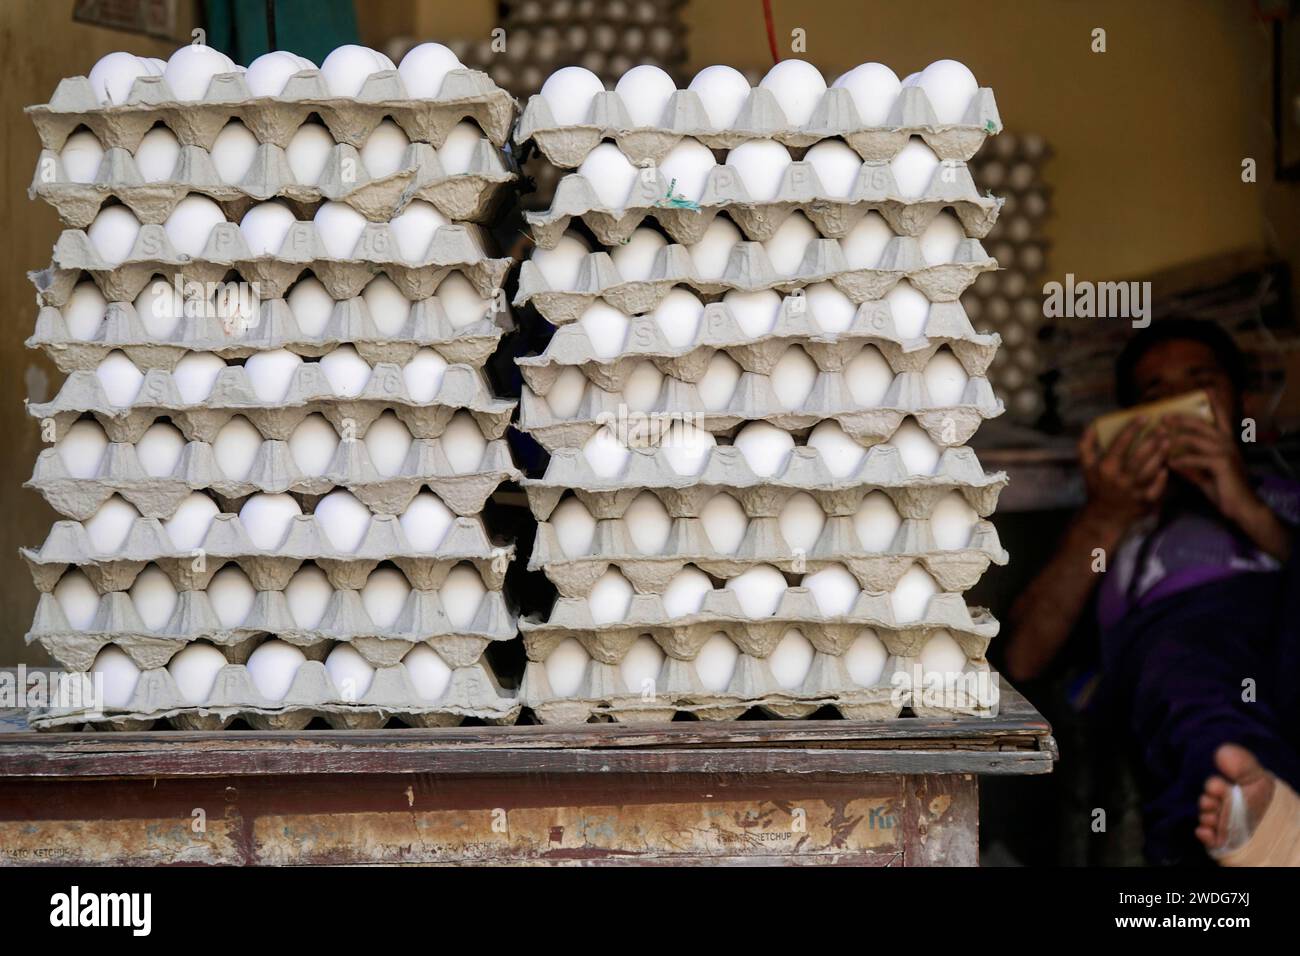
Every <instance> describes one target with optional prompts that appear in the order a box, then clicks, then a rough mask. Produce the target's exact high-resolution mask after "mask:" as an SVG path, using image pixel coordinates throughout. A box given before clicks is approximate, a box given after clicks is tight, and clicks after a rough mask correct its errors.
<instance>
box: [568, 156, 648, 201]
mask: <svg viewBox="0 0 1300 956" xmlns="http://www.w3.org/2000/svg"><path fill="white" fill-rule="evenodd" d="M578 175H579V176H585V177H586V179H587V181H588V182H589V183H591V187H592V189H594V190H595V192H596V199H597V200H599V202H600V204H601V205H602V206H604V207H605V208H607V209H622V208H623V207H624V205H626V203H627V200H628V197H629V196H630V195H631V193H632V187H633V185H635V183H636V177H637V175H638V173H637V168H636V167H635V166H633V165H632V164H631V162H629V161H628V158H627V157H626V156H624V155H623V153H622V151H621V150H620V149H619V148H618V147H617V146H615V145H614V144H613V143H601V144H600V145H599V146H597V147H596V148H595V149H593V150H592V151H591V152H590V153H588V154H587V158H586V159H584V160H583V161H582V165H581V166H579V167H578Z"/></svg>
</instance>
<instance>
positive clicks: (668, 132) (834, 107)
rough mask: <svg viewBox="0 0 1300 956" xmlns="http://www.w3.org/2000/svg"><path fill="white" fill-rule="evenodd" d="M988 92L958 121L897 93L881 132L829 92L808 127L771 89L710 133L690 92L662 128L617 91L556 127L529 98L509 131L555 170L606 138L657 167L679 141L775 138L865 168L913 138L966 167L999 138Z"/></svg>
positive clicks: (542, 105)
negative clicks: (831, 145)
mask: <svg viewBox="0 0 1300 956" xmlns="http://www.w3.org/2000/svg"><path fill="white" fill-rule="evenodd" d="M1001 130H1002V119H1001V117H1000V116H999V115H998V108H997V103H996V102H995V101H994V98H993V91H992V90H990V89H981V90H979V91H978V92H977V93H976V95H975V96H974V97H973V98H972V100H971V103H970V105H969V106H968V107H967V108H966V113H965V115H964V116H963V117H962V121H961V122H960V123H957V124H952V125H947V124H940V123H938V122H937V120H936V119H935V116H934V109H933V108H932V107H931V105H930V100H929V97H927V96H926V95H925V91H924V90H922V89H920V88H919V87H907V88H905V89H903V90H902V91H900V93H899V96H898V99H897V100H896V101H895V102H894V106H893V108H892V109H891V110H890V114H889V117H888V119H887V120H886V122H885V125H884V126H883V127H870V126H867V125H866V124H864V123H863V122H862V120H861V119H860V118H859V116H858V111H857V107H856V106H855V105H854V103H853V96H852V94H851V93H849V91H848V90H845V89H836V88H831V89H828V90H827V91H826V93H825V94H824V95H823V96H822V98H821V100H820V101H819V102H818V104H817V107H816V109H815V110H814V111H813V114H812V116H811V117H810V118H809V120H808V122H807V123H806V124H805V125H804V126H802V127H798V126H794V125H793V124H791V123H790V122H789V120H787V119H786V117H785V113H784V112H783V111H782V110H781V107H780V105H779V104H778V103H777V100H776V97H775V96H773V95H772V92H771V90H768V89H765V88H763V87H756V88H755V89H753V90H752V91H751V92H750V94H749V98H748V99H747V100H746V101H745V105H744V106H743V107H742V108H741V111H740V114H739V115H738V116H737V117H736V121H735V122H734V123H733V124H732V126H731V128H730V129H726V130H717V129H714V128H713V124H712V123H711V122H710V120H709V116H708V113H707V112H706V111H705V109H704V105H703V103H701V102H700V98H699V95H698V94H697V93H696V92H695V91H694V90H678V91H677V92H676V93H674V94H673V96H672V98H671V99H670V100H669V101H668V106H667V108H666V109H665V110H664V115H663V118H662V120H661V124H660V125H658V126H653V127H636V126H633V124H632V120H631V118H630V117H629V115H628V112H627V107H626V106H624V105H623V99H622V97H621V96H619V94H618V93H608V92H607V93H597V94H596V96H595V97H593V99H592V104H591V108H590V109H589V110H588V112H587V117H586V120H585V122H583V123H581V124H579V125H576V126H559V125H557V124H556V122H555V117H554V115H553V114H552V112H551V107H550V104H548V103H547V102H546V100H545V99H543V98H542V97H541V96H540V95H534V96H531V97H529V98H528V103H527V105H525V107H524V111H523V115H522V116H520V118H519V123H518V125H517V126H516V128H515V141H516V142H517V143H525V142H527V141H528V140H532V141H534V142H536V143H537V147H538V149H540V150H541V151H542V154H543V155H544V156H545V157H546V158H547V159H548V160H550V161H551V162H552V163H554V164H555V165H556V166H561V167H564V168H576V167H578V166H579V165H581V163H582V161H583V160H584V159H585V158H586V157H587V154H588V153H589V152H591V151H592V150H593V149H595V148H596V146H597V145H599V144H600V142H601V141H602V140H606V139H612V140H613V141H614V142H615V143H616V144H617V146H618V148H619V149H620V150H621V151H622V152H623V154H624V155H625V156H627V157H628V159H629V160H631V161H632V163H633V164H634V165H641V164H643V163H646V162H659V161H660V160H662V159H663V157H664V156H665V155H666V154H667V153H668V151H669V150H671V149H672V148H673V147H674V146H676V145H677V144H678V143H679V142H680V141H681V140H682V139H684V138H686V137H690V138H691V139H697V140H699V141H700V142H702V143H704V145H706V146H708V147H709V148H711V149H733V148H735V147H736V146H739V145H740V144H741V143H744V142H747V141H749V140H753V139H774V140H776V141H777V142H779V143H782V144H783V145H785V146H789V147H794V148H801V147H806V146H811V145H812V144H813V143H816V142H818V141H820V140H823V139H832V138H840V139H843V140H844V141H845V142H846V143H848V144H849V146H851V147H852V148H853V149H854V150H856V151H857V153H858V155H859V156H861V157H862V158H863V159H864V160H867V161H870V162H883V161H886V160H889V159H891V158H893V156H894V155H895V154H897V153H898V151H899V150H900V149H902V148H903V147H904V146H905V145H907V141H908V139H910V138H911V137H913V136H919V137H921V139H922V140H924V141H925V143H926V145H927V146H929V147H930V148H931V149H933V150H934V151H935V153H936V154H937V155H938V156H939V158H940V159H944V160H954V161H965V160H968V159H970V158H971V157H972V156H974V155H975V153H976V152H978V151H979V148H980V147H981V146H982V145H983V144H984V140H985V139H986V138H987V137H988V136H989V135H990V134H993V133H998V132H1001Z"/></svg>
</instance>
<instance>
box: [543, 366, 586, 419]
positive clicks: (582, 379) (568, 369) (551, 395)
mask: <svg viewBox="0 0 1300 956" xmlns="http://www.w3.org/2000/svg"><path fill="white" fill-rule="evenodd" d="M586 394H587V376H585V375H583V374H582V369H580V368H578V367H577V366H576V365H568V366H565V369H564V371H562V372H561V373H560V374H559V375H558V376H557V377H556V379H555V381H554V382H553V383H552V384H551V389H550V391H548V392H547V393H546V404H547V405H548V406H549V407H550V409H551V413H552V414H553V415H555V417H556V418H573V417H574V416H575V415H576V414H577V413H578V409H579V408H580V407H581V405H582V397H583V396H584V395H586Z"/></svg>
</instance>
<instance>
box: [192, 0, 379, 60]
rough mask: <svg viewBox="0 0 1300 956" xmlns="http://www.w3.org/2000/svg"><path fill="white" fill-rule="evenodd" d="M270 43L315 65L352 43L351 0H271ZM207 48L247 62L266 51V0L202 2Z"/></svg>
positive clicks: (354, 33) (354, 28)
mask: <svg viewBox="0 0 1300 956" xmlns="http://www.w3.org/2000/svg"><path fill="white" fill-rule="evenodd" d="M274 3H275V47H276V49H279V50H289V51H290V52H292V53H297V54H298V55H299V56H305V57H307V59H309V60H311V61H312V62H313V63H315V64H316V65H317V66H319V65H320V63H321V61H322V60H324V59H325V57H326V56H327V55H328V54H329V52H330V51H331V50H333V49H334V48H335V47H338V46H342V45H343V44H345V43H357V42H359V41H358V39H357V12H356V9H355V7H354V6H353V0H274ZM203 6H204V20H205V21H206V22H205V24H204V27H205V28H206V29H207V31H208V46H211V47H215V48H216V49H218V50H220V51H221V52H223V53H225V54H226V55H227V56H229V57H231V58H232V59H233V60H234V61H235V62H236V63H242V64H244V65H245V66H247V65H248V64H249V63H251V62H253V60H255V59H257V58H258V57H259V56H261V55H262V54H263V53H267V52H269V50H270V49H271V48H270V46H269V45H268V43H267V30H266V6H267V0H205V2H204V4H203Z"/></svg>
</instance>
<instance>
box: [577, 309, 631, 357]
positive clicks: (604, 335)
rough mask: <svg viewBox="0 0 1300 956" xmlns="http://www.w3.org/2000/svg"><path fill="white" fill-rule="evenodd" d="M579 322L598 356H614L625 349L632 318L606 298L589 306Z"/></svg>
mask: <svg viewBox="0 0 1300 956" xmlns="http://www.w3.org/2000/svg"><path fill="white" fill-rule="evenodd" d="M578 324H579V325H580V326H582V330H583V331H584V332H586V333H587V338H588V340H589V341H590V342H591V349H592V351H593V352H595V353H596V356H597V357H598V358H613V357H614V356H616V355H618V353H619V352H621V351H623V343H624V342H625V341H627V330H628V326H629V324H630V320H629V319H628V317H627V316H626V315H624V314H623V313H622V312H620V311H619V310H618V309H616V308H614V307H613V306H612V305H607V304H606V303H605V302H604V300H597V301H595V302H593V303H592V304H591V305H589V306H587V309H586V311H584V312H583V313H582V317H581V318H579V319H578Z"/></svg>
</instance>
